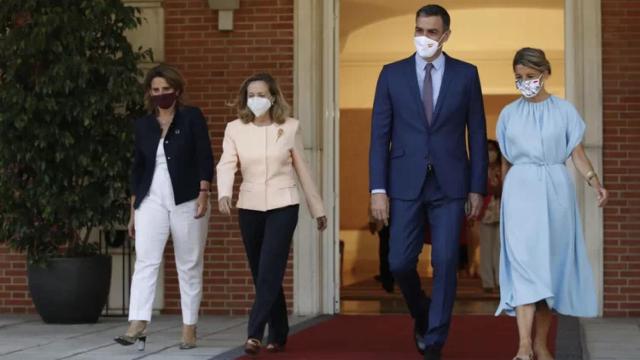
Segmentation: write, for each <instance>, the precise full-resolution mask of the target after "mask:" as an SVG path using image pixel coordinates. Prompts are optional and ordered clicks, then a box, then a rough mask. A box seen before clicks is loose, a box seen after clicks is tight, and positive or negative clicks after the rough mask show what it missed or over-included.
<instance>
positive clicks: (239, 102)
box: [230, 73, 289, 124]
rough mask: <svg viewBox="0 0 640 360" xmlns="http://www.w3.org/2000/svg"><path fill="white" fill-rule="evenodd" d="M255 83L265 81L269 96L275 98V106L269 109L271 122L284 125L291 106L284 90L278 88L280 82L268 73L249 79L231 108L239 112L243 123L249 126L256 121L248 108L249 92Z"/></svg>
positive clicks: (243, 84)
mask: <svg viewBox="0 0 640 360" xmlns="http://www.w3.org/2000/svg"><path fill="white" fill-rule="evenodd" d="M255 81H264V82H265V83H266V84H267V87H268V88H269V94H271V97H272V98H273V104H272V105H271V108H269V116H271V120H273V121H274V122H276V123H277V124H282V123H284V122H285V121H286V120H287V117H288V116H289V104H287V101H286V100H285V99H284V95H282V90H280V86H278V82H277V81H276V79H274V78H273V76H271V75H270V74H268V73H259V74H254V75H251V76H250V77H248V78H247V79H246V80H245V81H244V82H243V83H242V85H241V86H240V90H239V91H238V96H237V97H236V100H235V101H234V102H233V103H231V105H230V106H232V107H235V108H236V110H237V111H238V117H239V118H240V120H242V122H243V123H245V124H248V123H250V122H252V121H253V120H254V119H255V116H254V115H253V113H252V112H251V110H250V109H249V107H248V106H247V90H248V88H249V85H250V84H251V83H252V82H255Z"/></svg>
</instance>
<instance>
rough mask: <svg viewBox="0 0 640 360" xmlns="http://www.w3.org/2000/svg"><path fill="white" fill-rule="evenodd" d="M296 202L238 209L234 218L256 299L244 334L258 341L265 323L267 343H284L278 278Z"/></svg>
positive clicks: (283, 304)
mask: <svg viewBox="0 0 640 360" xmlns="http://www.w3.org/2000/svg"><path fill="white" fill-rule="evenodd" d="M298 208H299V206H298V205H292V206H287V207H283V208H278V209H273V210H269V211H255V210H246V209H238V220H239V223H240V232H241V233H242V240H243V242H244V248H245V250H246V252H247V259H248V260H249V266H250V267H251V275H252V276H253V284H254V286H255V288H256V298H255V300H254V302H253V306H252V307H251V314H250V315H249V324H248V337H249V338H254V339H258V340H260V341H262V337H263V336H264V329H265V326H266V325H267V323H268V324H269V342H270V343H271V342H273V343H277V344H279V345H284V344H285V343H286V342H287V335H288V334H289V321H288V319H287V303H286V301H285V297H284V292H283V290H282V280H283V278H284V273H285V270H286V268H287V260H288V259H289V249H290V247H291V240H292V238H293V232H294V230H295V228H296V225H297V223H298Z"/></svg>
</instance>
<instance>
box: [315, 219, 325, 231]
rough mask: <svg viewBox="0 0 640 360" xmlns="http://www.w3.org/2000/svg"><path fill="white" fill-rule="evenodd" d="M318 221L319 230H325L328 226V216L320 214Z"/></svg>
mask: <svg viewBox="0 0 640 360" xmlns="http://www.w3.org/2000/svg"><path fill="white" fill-rule="evenodd" d="M316 221H317V222H318V230H319V231H324V230H325V229H326V228H327V217H326V216H320V217H318V218H316Z"/></svg>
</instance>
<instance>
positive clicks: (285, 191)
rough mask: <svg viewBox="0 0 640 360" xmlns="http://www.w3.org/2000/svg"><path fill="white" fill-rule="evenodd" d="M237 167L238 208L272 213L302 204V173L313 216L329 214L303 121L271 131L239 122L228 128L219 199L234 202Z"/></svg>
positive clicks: (220, 166)
mask: <svg viewBox="0 0 640 360" xmlns="http://www.w3.org/2000/svg"><path fill="white" fill-rule="evenodd" d="M238 168H240V172H241V173H242V184H240V194H239V197H238V203H237V204H236V206H237V207H238V208H241V209H248V210H258V211H267V210H271V209H277V208H280V207H284V206H289V205H294V204H299V203H300V199H299V195H298V189H297V184H296V174H297V175H298V178H299V180H300V184H301V185H302V190H303V191H304V194H305V197H306V199H307V206H308V207H309V212H310V213H311V215H312V216H313V217H314V218H317V217H320V216H324V215H325V212H324V206H323V204H322V198H321V197H320V194H319V193H318V189H317V187H316V185H315V184H314V182H313V179H312V177H311V172H310V171H309V167H308V165H307V163H306V161H305V159H304V146H303V144H302V133H301V130H300V121H298V120H296V119H293V118H287V120H286V121H285V122H284V123H283V124H276V123H275V122H274V123H272V124H271V125H268V126H257V125H255V124H254V123H253V122H251V123H248V124H245V123H243V122H242V121H241V120H240V119H237V120H234V121H232V122H230V123H228V124H227V127H226V129H225V131H224V140H223V141H222V157H221V158H220V162H218V165H217V167H216V170H217V173H216V175H217V182H218V199H221V198H222V197H225V196H228V197H229V198H232V194H233V181H234V177H235V173H236V171H237V170H238Z"/></svg>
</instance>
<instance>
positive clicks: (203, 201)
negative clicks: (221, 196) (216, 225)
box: [194, 191, 209, 219]
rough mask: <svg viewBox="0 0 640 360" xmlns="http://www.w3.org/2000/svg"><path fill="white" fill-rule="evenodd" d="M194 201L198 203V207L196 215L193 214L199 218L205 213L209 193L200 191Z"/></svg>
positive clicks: (195, 217)
mask: <svg viewBox="0 0 640 360" xmlns="http://www.w3.org/2000/svg"><path fill="white" fill-rule="evenodd" d="M196 202H197V204H198V209H197V210H196V216H194V219H200V218H201V217H203V216H204V215H205V214H206V213H207V208H208V207H209V193H208V192H206V191H201V192H200V195H198V200H197V201H196Z"/></svg>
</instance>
